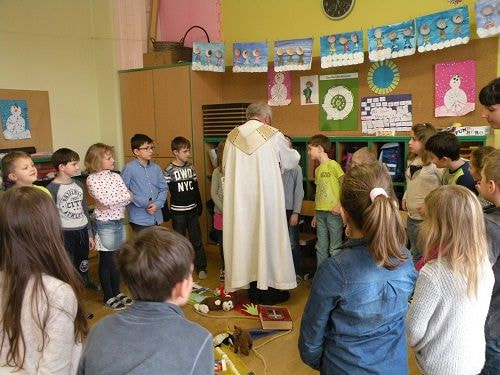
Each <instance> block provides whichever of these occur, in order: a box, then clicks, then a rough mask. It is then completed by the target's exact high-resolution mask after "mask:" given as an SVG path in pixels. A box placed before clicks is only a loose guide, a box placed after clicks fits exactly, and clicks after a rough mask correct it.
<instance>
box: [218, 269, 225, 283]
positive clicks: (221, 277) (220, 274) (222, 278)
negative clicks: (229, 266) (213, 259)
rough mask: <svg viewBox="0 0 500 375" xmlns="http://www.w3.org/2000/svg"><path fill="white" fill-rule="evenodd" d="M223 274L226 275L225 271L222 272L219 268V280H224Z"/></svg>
mask: <svg viewBox="0 0 500 375" xmlns="http://www.w3.org/2000/svg"><path fill="white" fill-rule="evenodd" d="M225 276H226V273H225V272H224V270H222V269H221V270H220V272H219V281H224V279H225Z"/></svg>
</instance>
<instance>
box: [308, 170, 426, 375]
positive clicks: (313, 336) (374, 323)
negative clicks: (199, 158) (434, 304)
mask: <svg viewBox="0 0 500 375" xmlns="http://www.w3.org/2000/svg"><path fill="white" fill-rule="evenodd" d="M340 203H341V205H342V208H341V215H342V219H343V220H344V223H345V224H346V225H347V227H348V230H347V232H348V236H349V240H348V241H347V242H346V243H345V244H344V245H342V247H341V251H340V253H339V254H337V255H335V256H333V257H330V258H328V259H326V260H325V261H323V263H321V265H320V267H319V268H318V270H317V272H316V274H315V276H314V281H313V285H312V287H311V293H310V295H309V300H308V301H307V305H306V307H305V310H304V314H303V317H302V323H301V327H300V338H299V351H300V355H301V358H302V360H303V361H304V362H305V363H306V364H308V365H309V366H311V367H312V368H314V369H318V370H320V372H321V374H339V373H342V374H354V373H368V372H370V373H377V374H394V375H396V374H406V373H408V355H407V348H406V338H405V320H404V316H405V314H406V311H407V308H408V298H409V296H410V295H411V293H412V291H413V287H414V284H415V280H416V271H415V269H414V267H413V262H412V260H411V255H410V252H409V251H408V249H406V248H405V247H404V244H405V241H406V235H405V230H404V227H403V224H402V221H401V217H400V215H399V212H398V204H397V201H396V199H395V197H394V191H393V189H392V181H391V178H390V176H389V174H388V172H387V169H386V168H385V167H384V166H382V165H380V164H379V163H373V164H369V165H358V166H355V167H353V168H352V169H351V170H350V171H349V172H348V173H347V174H345V176H344V178H343V181H342V185H341V192H340Z"/></svg>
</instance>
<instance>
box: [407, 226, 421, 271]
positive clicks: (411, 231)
mask: <svg viewBox="0 0 500 375" xmlns="http://www.w3.org/2000/svg"><path fill="white" fill-rule="evenodd" d="M421 223H422V220H417V219H412V218H411V217H408V224H407V228H406V232H407V234H408V240H409V241H410V252H411V255H412V257H413V264H415V263H417V260H419V259H420V257H421V256H422V251H421V250H420V249H419V248H418V245H417V243H418V242H417V241H418V227H419V225H420V224H421Z"/></svg>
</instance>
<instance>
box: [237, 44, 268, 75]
mask: <svg viewBox="0 0 500 375" xmlns="http://www.w3.org/2000/svg"><path fill="white" fill-rule="evenodd" d="M267 60H268V48H267V43H266V42H253V43H233V72H235V73H240V72H245V73H253V72H267Z"/></svg>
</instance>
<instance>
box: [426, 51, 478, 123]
mask: <svg viewBox="0 0 500 375" xmlns="http://www.w3.org/2000/svg"><path fill="white" fill-rule="evenodd" d="M434 75H435V77H434V81H435V82H434V83H435V93H434V99H435V110H434V115H435V116H436V117H446V116H463V115H465V114H466V113H469V112H472V111H473V110H474V108H475V106H476V104H475V98H476V62H475V61H474V60H465V61H455V62H448V63H441V64H436V66H435V70H434Z"/></svg>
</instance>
